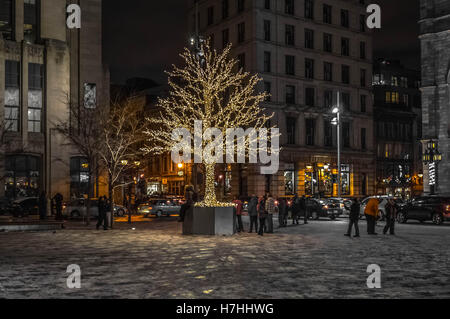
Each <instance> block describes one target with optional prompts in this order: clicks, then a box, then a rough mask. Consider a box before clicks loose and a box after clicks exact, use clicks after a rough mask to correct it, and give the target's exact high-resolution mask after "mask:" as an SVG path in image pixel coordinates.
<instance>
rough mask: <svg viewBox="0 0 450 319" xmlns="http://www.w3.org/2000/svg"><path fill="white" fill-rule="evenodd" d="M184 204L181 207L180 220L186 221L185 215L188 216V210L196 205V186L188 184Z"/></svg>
mask: <svg viewBox="0 0 450 319" xmlns="http://www.w3.org/2000/svg"><path fill="white" fill-rule="evenodd" d="M184 198H185V201H184V204H183V205H181V208H180V218H179V219H178V221H179V222H184V217H185V216H186V212H187V211H188V210H189V209H190V208H191V207H192V205H194V187H193V186H191V185H187V186H186V187H185V189H184Z"/></svg>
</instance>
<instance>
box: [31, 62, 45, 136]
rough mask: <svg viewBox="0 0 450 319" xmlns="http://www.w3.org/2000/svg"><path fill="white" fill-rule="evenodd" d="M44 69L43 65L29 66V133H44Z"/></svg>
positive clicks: (33, 64)
mask: <svg viewBox="0 0 450 319" xmlns="http://www.w3.org/2000/svg"><path fill="white" fill-rule="evenodd" d="M43 72H44V68H43V65H42V64H36V63H29V64H28V132H33V133H41V131H42V125H41V120H42V111H43V108H42V89H43V82H44V76H43Z"/></svg>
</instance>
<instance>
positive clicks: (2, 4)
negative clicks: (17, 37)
mask: <svg viewBox="0 0 450 319" xmlns="http://www.w3.org/2000/svg"><path fill="white" fill-rule="evenodd" d="M13 4H14V1H13V0H0V37H2V36H3V39H5V40H12V39H13V38H14V6H13Z"/></svg>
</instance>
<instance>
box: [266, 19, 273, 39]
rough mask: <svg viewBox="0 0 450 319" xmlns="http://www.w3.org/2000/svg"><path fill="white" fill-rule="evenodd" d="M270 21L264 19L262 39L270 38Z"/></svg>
mask: <svg viewBox="0 0 450 319" xmlns="http://www.w3.org/2000/svg"><path fill="white" fill-rule="evenodd" d="M271 29H272V28H271V22H270V20H264V40H266V41H270V39H271Z"/></svg>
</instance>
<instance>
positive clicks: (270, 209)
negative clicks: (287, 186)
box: [266, 194, 277, 234]
mask: <svg viewBox="0 0 450 319" xmlns="http://www.w3.org/2000/svg"><path fill="white" fill-rule="evenodd" d="M276 209H277V206H276V205H275V200H274V199H273V197H272V195H271V194H269V195H268V198H267V201H266V211H267V214H268V215H267V220H266V222H267V233H269V234H273V214H275V213H276Z"/></svg>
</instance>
